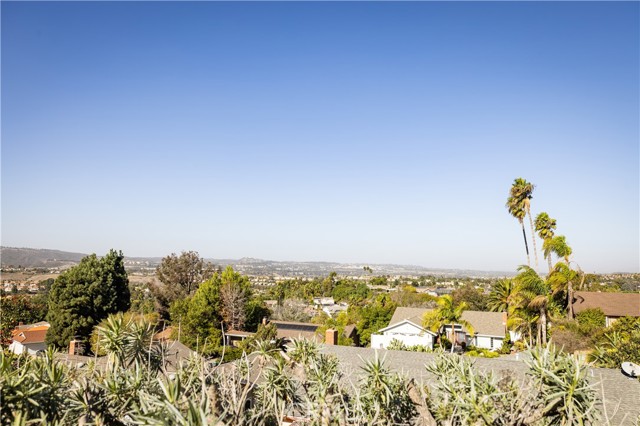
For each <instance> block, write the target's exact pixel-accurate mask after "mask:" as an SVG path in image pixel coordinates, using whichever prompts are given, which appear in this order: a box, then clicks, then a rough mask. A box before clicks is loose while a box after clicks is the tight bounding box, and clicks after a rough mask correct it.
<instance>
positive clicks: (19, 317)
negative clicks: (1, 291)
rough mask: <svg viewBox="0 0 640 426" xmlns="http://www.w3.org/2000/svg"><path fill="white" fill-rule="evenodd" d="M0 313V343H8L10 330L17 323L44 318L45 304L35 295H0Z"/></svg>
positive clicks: (32, 321)
mask: <svg viewBox="0 0 640 426" xmlns="http://www.w3.org/2000/svg"><path fill="white" fill-rule="evenodd" d="M0 313H1V315H2V321H0V343H9V342H10V340H11V330H13V329H14V328H15V327H16V326H17V325H18V324H19V323H21V322H22V323H23V324H31V323H34V322H39V321H43V320H44V319H45V317H46V315H47V304H46V302H45V301H42V300H40V299H38V298H36V297H30V296H26V295H16V296H0Z"/></svg>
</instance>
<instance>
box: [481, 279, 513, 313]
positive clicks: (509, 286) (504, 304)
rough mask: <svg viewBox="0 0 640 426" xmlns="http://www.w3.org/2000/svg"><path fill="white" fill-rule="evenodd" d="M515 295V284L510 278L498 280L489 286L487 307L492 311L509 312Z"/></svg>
mask: <svg viewBox="0 0 640 426" xmlns="http://www.w3.org/2000/svg"><path fill="white" fill-rule="evenodd" d="M515 297H516V286H515V284H514V282H513V280H511V279H503V280H498V281H496V283H495V284H494V285H493V286H492V287H491V291H490V292H489V297H488V298H487V307H488V308H489V310H490V311H493V312H507V313H508V312H509V311H510V309H509V308H510V307H513V305H514V303H515Z"/></svg>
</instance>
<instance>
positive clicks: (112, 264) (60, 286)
mask: <svg viewBox="0 0 640 426" xmlns="http://www.w3.org/2000/svg"><path fill="white" fill-rule="evenodd" d="M123 260H124V255H123V254H122V252H121V251H115V250H110V251H109V253H107V255H106V256H104V257H102V258H98V257H97V256H96V255H95V254H92V255H90V256H87V257H84V258H83V259H82V260H81V261H80V264H79V265H77V266H74V267H73V268H70V269H68V270H66V271H65V272H63V273H62V274H60V276H59V277H58V278H57V279H56V281H55V282H54V284H53V286H52V287H51V292H50V294H49V312H48V314H47V321H49V323H50V324H51V328H50V329H49V331H48V333H47V343H48V344H50V345H54V346H57V347H65V346H67V345H68V344H69V342H70V341H71V340H72V339H73V338H74V336H77V337H79V338H81V339H88V337H89V336H90V335H91V331H92V330H93V327H94V326H96V325H97V324H99V323H100V321H102V320H103V319H104V318H106V317H107V316H108V315H109V314H112V313H116V312H125V311H126V310H127V309H129V306H130V304H131V301H130V293H129V278H128V277H127V272H126V271H125V269H124V262H123Z"/></svg>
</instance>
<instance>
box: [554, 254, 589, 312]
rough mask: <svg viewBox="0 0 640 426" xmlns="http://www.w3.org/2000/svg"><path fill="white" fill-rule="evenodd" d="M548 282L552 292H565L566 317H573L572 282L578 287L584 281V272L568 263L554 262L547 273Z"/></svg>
mask: <svg viewBox="0 0 640 426" xmlns="http://www.w3.org/2000/svg"><path fill="white" fill-rule="evenodd" d="M548 281H549V284H550V285H551V289H552V290H553V294H554V295H556V294H560V293H566V303H567V318H569V319H573V316H574V315H573V290H574V288H573V284H574V283H576V284H578V289H580V288H581V287H582V284H583V283H584V273H583V272H582V270H580V267H579V266H578V270H577V271H575V270H573V269H571V268H570V267H569V263H568V262H567V263H566V264H565V263H561V262H558V263H556V266H555V267H554V268H553V271H552V273H551V274H549V279H548Z"/></svg>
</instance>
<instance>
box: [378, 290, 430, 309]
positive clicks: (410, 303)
mask: <svg viewBox="0 0 640 426" xmlns="http://www.w3.org/2000/svg"><path fill="white" fill-rule="evenodd" d="M390 297H391V300H392V301H393V302H394V303H396V304H397V305H398V306H405V307H419V308H433V307H435V305H436V300H437V297H433V296H431V295H429V294H426V293H418V291H417V290H416V288H415V287H413V286H410V285H404V286H401V287H398V289H397V290H396V291H394V292H393V293H391V294H390Z"/></svg>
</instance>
